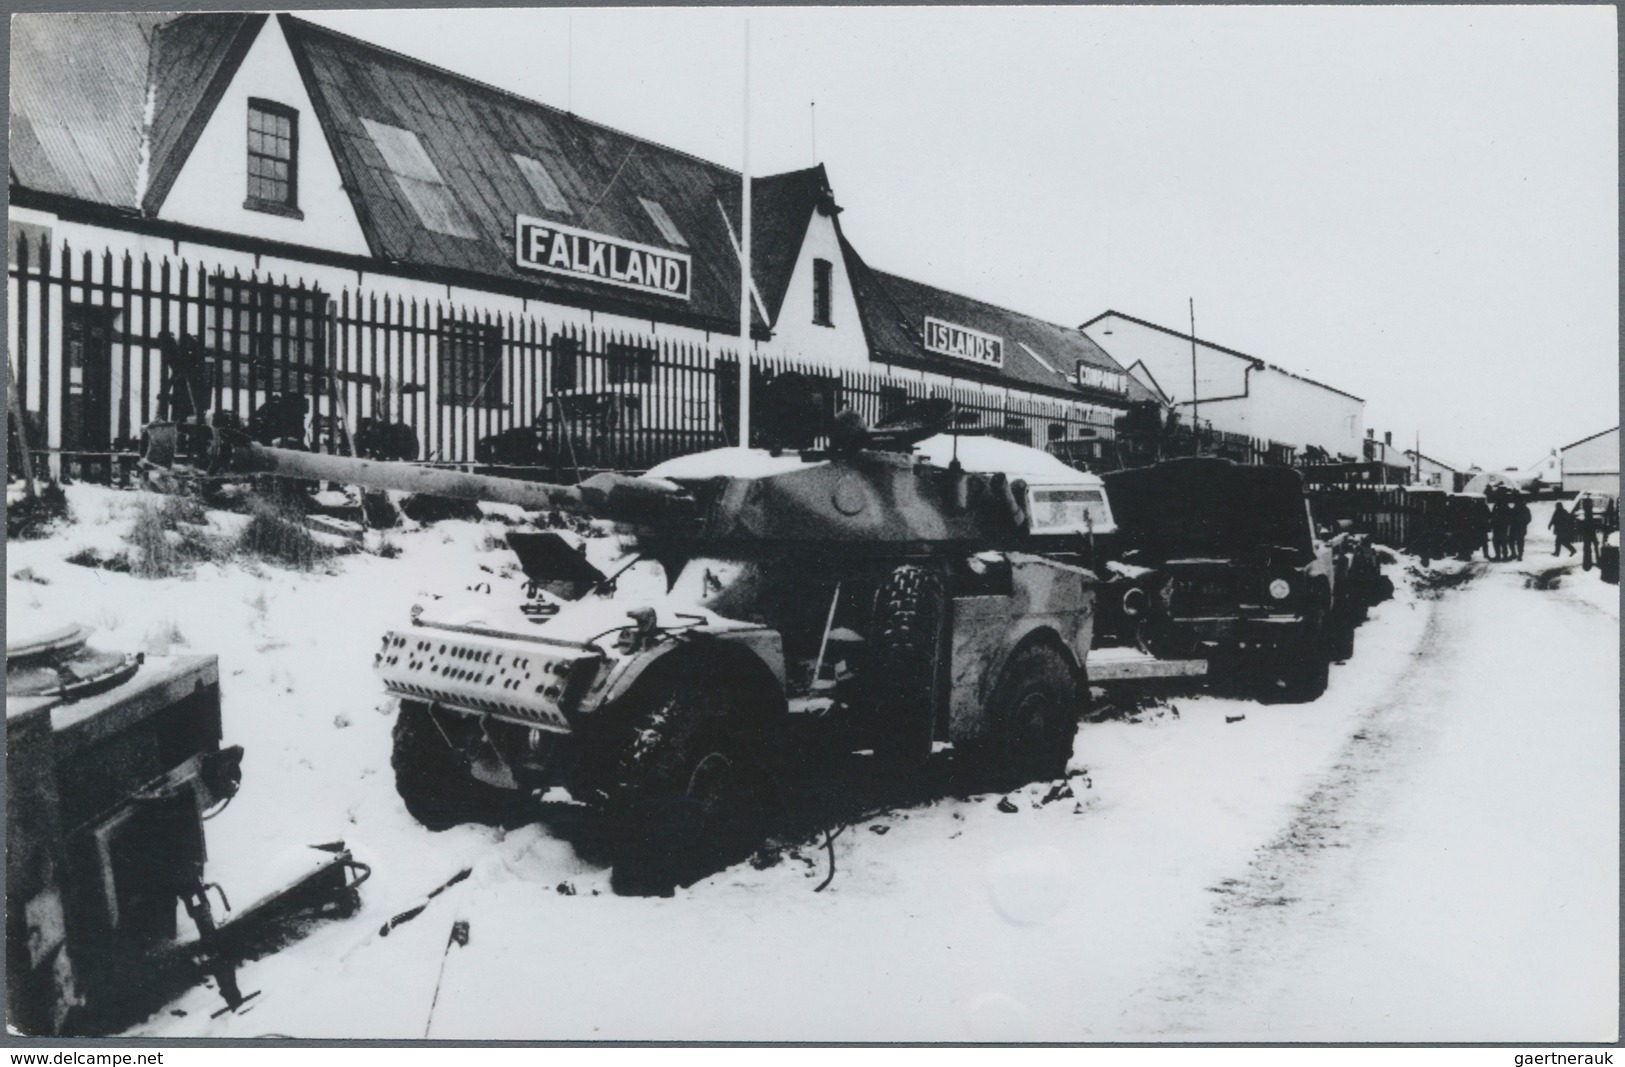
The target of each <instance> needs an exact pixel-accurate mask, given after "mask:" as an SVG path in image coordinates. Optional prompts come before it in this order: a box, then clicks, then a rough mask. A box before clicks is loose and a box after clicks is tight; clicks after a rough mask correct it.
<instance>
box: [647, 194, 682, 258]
mask: <svg viewBox="0 0 1625 1067" xmlns="http://www.w3.org/2000/svg"><path fill="white" fill-rule="evenodd" d="M638 203H640V204H642V205H643V210H645V211H647V212H648V213H649V217H650V218H651V219H653V220H654V224H655V227H656V228H657V229H659V230H660V236H662V237H664V238H665V239H666V240H668V241H670V242H671V243H672V244H674V245H682V246H683V247H684V248H687V247H688V241H687V240H685V239H684V238H683V231H681V230H679V229H678V228H677V224H676V223H675V222H672V221H671V216H670V215H668V214H666V207H665V205H664V204H662V203H661V202H660V201H658V200H647V199H645V198H643V197H641V196H640V197H638Z"/></svg>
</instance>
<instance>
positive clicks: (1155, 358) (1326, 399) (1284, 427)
mask: <svg viewBox="0 0 1625 1067" xmlns="http://www.w3.org/2000/svg"><path fill="white" fill-rule="evenodd" d="M1080 329H1081V330H1082V331H1083V332H1084V334H1085V335H1086V336H1087V337H1088V338H1089V339H1090V340H1091V341H1093V342H1094V343H1095V344H1097V345H1099V346H1100V347H1101V348H1102V349H1103V350H1105V352H1106V353H1107V354H1109V355H1110V356H1111V357H1112V359H1113V360H1115V361H1116V362H1117V363H1119V364H1120V365H1121V366H1122V367H1123V368H1124V369H1125V370H1127V371H1128V374H1129V376H1130V377H1131V378H1134V379H1135V380H1136V381H1137V382H1140V383H1142V384H1144V385H1145V386H1146V387H1147V388H1148V389H1150V390H1152V391H1154V392H1156V393H1160V394H1161V395H1162V396H1164V397H1166V398H1167V399H1168V401H1169V403H1170V404H1171V405H1172V406H1173V407H1174V408H1175V409H1176V410H1177V411H1179V412H1181V413H1182V414H1183V416H1184V417H1185V419H1186V421H1187V422H1188V421H1189V420H1190V417H1191V412H1192V409H1193V408H1195V409H1196V411H1197V417H1198V418H1199V419H1200V420H1201V421H1202V422H1203V423H1208V422H1210V421H1211V423H1212V426H1213V428H1214V429H1215V430H1218V431H1221V432H1223V433H1227V434H1235V435H1240V436H1243V437H1245V438H1247V439H1250V440H1251V441H1252V442H1254V447H1255V449H1258V450H1260V451H1263V452H1266V453H1269V452H1273V453H1274V454H1276V455H1285V454H1289V453H1290V454H1292V455H1294V456H1298V455H1302V454H1304V453H1309V454H1311V455H1315V456H1323V457H1324V458H1325V459H1326V460H1330V461H1339V460H1340V461H1343V462H1357V461H1359V460H1360V459H1362V458H1363V457H1364V448H1363V440H1362V438H1363V434H1364V430H1365V425H1364V424H1365V401H1364V400H1362V399H1361V398H1359V397H1357V396H1353V395H1352V394H1349V393H1345V392H1344V391H1343V390H1341V389H1336V388H1333V387H1332V386H1329V385H1325V384H1322V383H1320V382H1317V381H1314V380H1312V379H1310V378H1305V377H1304V376H1302V375H1300V374H1294V373H1292V372H1291V371H1288V370H1285V369H1283V368H1281V367H1277V366H1275V365H1274V364H1271V363H1266V362H1265V361H1263V360H1262V359H1259V358H1257V357H1256V356H1250V355H1247V354H1246V353H1245V352H1238V351H1236V350H1235V349H1231V348H1226V347H1224V346H1223V345H1218V344H1214V343H1213V342H1211V341H1203V340H1201V339H1200V338H1198V339H1196V341H1195V342H1194V348H1195V355H1194V357H1193V355H1192V347H1193V342H1192V339H1191V336H1190V335H1189V334H1186V333H1181V332H1179V331H1178V330H1171V329H1168V328H1167V327H1165V326H1158V325H1156V324H1155V323H1151V322H1147V321H1145V320H1144V319H1137V318H1134V317H1133V316H1131V315H1125V314H1123V313H1122V312H1118V311H1107V312H1105V313H1104V314H1101V315H1097V316H1096V317H1095V318H1093V319H1090V320H1089V321H1088V322H1086V323H1084V324H1083V325H1082V326H1081V327H1080ZM1193 358H1194V360H1195V378H1196V382H1195V388H1196V391H1195V393H1194V394H1193V391H1192V381H1191V379H1192V360H1193ZM1193 400H1194V403H1193Z"/></svg>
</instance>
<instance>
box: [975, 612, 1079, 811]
mask: <svg viewBox="0 0 1625 1067" xmlns="http://www.w3.org/2000/svg"><path fill="white" fill-rule="evenodd" d="M1087 691H1088V690H1087V689H1086V688H1085V689H1084V690H1083V692H1087ZM1080 710H1081V707H1080V703H1079V680H1078V679H1077V678H1076V677H1075V676H1074V674H1073V671H1072V665H1071V664H1070V663H1068V662H1067V660H1066V657H1065V656H1064V655H1062V653H1061V652H1060V651H1059V650H1058V649H1056V648H1055V647H1053V646H1051V645H1049V644H1043V643H1040V644H1029V645H1025V646H1023V647H1022V648H1020V649H1018V650H1017V651H1016V653H1015V655H1013V656H1011V657H1010V661H1009V663H1007V664H1006V665H1005V668H1004V673H1003V674H1002V675H1000V677H999V683H998V685H997V687H996V688H995V689H994V691H993V697H992V699H991V700H990V701H989V702H988V713H989V725H988V729H987V732H986V733H984V734H983V736H982V737H981V738H979V739H978V740H976V741H974V742H970V743H968V744H966V745H964V746H961V747H963V748H964V749H965V750H966V754H967V755H968V756H969V757H970V763H971V769H972V774H973V776H974V777H975V779H976V781H977V782H978V783H979V784H981V785H983V786H985V787H987V788H991V789H999V790H1004V789H1014V788H1016V787H1018V786H1022V785H1026V784H1027V783H1028V782H1037V781H1051V780H1054V779H1056V778H1061V777H1064V776H1065V775H1066V765H1067V761H1068V760H1070V759H1071V758H1072V745H1073V741H1074V740H1075V738H1076V736H1077V731H1078V714H1079V712H1080Z"/></svg>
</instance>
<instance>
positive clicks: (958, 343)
mask: <svg viewBox="0 0 1625 1067" xmlns="http://www.w3.org/2000/svg"><path fill="white" fill-rule="evenodd" d="M925 350H926V351H927V352H935V353H936V354H937V355H939V356H953V357H955V358H956V359H968V360H970V361H971V362H972V363H980V364H982V365H983V366H985V367H1002V366H1004V339H1003V338H1002V337H995V336H993V335H992V334H990V333H983V332H982V331H980V330H973V329H971V328H970V327H969V326H959V325H956V324H954V323H952V322H943V321H942V320H941V319H933V318H931V317H930V316H929V315H927V316H926V319H925Z"/></svg>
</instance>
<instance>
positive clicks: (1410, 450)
mask: <svg viewBox="0 0 1625 1067" xmlns="http://www.w3.org/2000/svg"><path fill="white" fill-rule="evenodd" d="M1405 455H1407V456H1409V457H1410V458H1411V460H1412V461H1413V462H1414V461H1415V460H1416V459H1417V458H1418V457H1421V459H1423V460H1424V461H1425V462H1428V463H1431V464H1433V465H1434V466H1435V467H1440V468H1443V469H1444V470H1447V471H1449V472H1450V473H1451V474H1460V473H1461V472H1460V471H1458V470H1456V468H1454V467H1452V466H1451V465H1450V464H1448V463H1443V462H1441V461H1439V460H1436V459H1434V458H1433V457H1432V456H1430V455H1428V454H1427V453H1426V452H1418V451H1417V450H1416V449H1414V448H1407V449H1406V450H1405Z"/></svg>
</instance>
